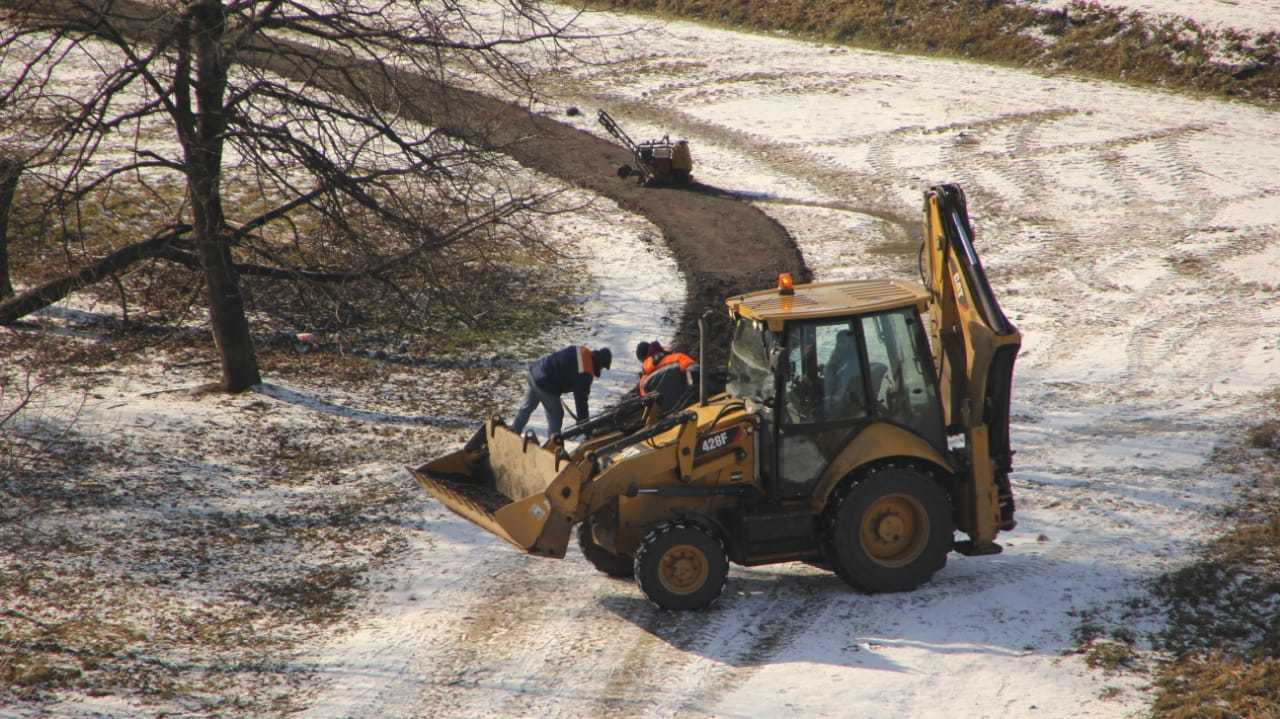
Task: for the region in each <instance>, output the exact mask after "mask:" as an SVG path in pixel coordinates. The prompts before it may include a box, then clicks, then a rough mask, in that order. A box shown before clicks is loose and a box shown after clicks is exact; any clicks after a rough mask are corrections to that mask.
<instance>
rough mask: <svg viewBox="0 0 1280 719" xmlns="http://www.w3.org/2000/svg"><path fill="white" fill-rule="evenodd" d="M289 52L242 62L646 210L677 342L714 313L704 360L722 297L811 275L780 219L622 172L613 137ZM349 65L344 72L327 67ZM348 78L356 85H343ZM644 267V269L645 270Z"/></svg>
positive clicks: (710, 191) (310, 51)
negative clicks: (668, 281) (668, 280)
mask: <svg viewBox="0 0 1280 719" xmlns="http://www.w3.org/2000/svg"><path fill="white" fill-rule="evenodd" d="M289 48H290V49H291V50H292V51H294V52H289V53H285V52H281V51H280V49H279V48H275V49H273V50H271V51H269V52H245V53H243V54H242V57H243V58H244V60H245V61H246V62H249V63H251V64H254V65H256V66H258V67H261V68H264V69H269V70H271V71H273V72H278V73H280V74H282V75H285V76H287V77H291V78H295V79H302V78H311V79H312V81H315V82H317V84H322V85H323V84H326V83H325V81H324V80H319V81H317V80H315V78H318V77H319V78H330V79H332V80H333V84H330V85H328V89H331V90H335V91H338V92H345V93H352V92H358V93H361V94H364V95H366V96H368V97H372V98H377V97H388V96H390V97H395V98H397V100H399V101H403V100H406V99H407V100H408V101H409V103H411V104H410V105H409V106H408V107H407V108H406V109H407V112H406V114H407V116H408V117H410V118H411V119H414V120H417V121H419V122H421V123H423V124H424V125H426V126H431V127H440V128H443V129H445V130H446V131H447V132H449V133H450V134H452V135H454V136H456V137H459V138H461V139H464V140H466V141H468V142H471V143H473V144H476V145H478V146H482V147H489V148H493V149H496V150H499V151H501V152H502V153H504V154H506V155H508V156H510V157H512V158H513V159H515V160H516V161H517V162H519V163H520V164H522V165H524V166H526V167H530V168H533V169H535V170H537V171H539V172H543V173H546V174H548V175H551V176H553V177H556V178H559V179H561V180H563V181H565V182H568V183H570V184H572V185H575V186H577V187H582V188H585V189H587V190H590V191H592V192H595V193H598V194H599V195H601V196H603V197H607V198H609V199H611V200H613V201H615V202H617V203H618V204H619V205H620V206H621V207H622V208H623V209H626V210H629V211H631V212H635V213H637V214H639V215H642V216H644V217H645V218H647V219H648V220H649V221H650V222H652V223H653V224H654V225H656V226H657V227H658V229H659V230H660V231H661V232H662V236H663V239H664V240H665V241H666V243H667V245H668V247H669V248H670V249H671V251H672V254H673V255H674V256H675V259H676V262H677V264H678V266H679V268H680V271H681V272H682V273H683V274H684V276H685V282H686V304H685V308H684V314H683V316H682V318H681V321H680V323H679V325H678V329H677V333H676V341H675V345H676V346H678V347H680V348H684V349H696V347H697V338H698V317H699V316H701V315H702V314H703V313H704V312H706V311H708V310H710V311H711V317H710V318H709V321H708V337H707V343H706V344H707V349H708V352H707V354H708V357H707V358H705V361H706V362H708V363H709V364H710V365H711V366H719V365H722V364H723V363H724V362H725V361H727V355H726V354H725V353H726V348H727V345H728V342H727V340H728V327H729V325H728V316H727V314H726V313H725V312H724V299H725V298H726V297H728V296H730V295H733V294H736V293H739V292H746V291H750V290H755V289H760V288H762V287H770V286H772V285H773V284H774V283H775V282H776V280H777V276H778V273H779V272H791V273H792V275H793V276H794V277H795V278H796V279H797V281H808V280H809V279H810V278H811V273H810V271H809V269H808V267H807V266H806V265H805V261H804V258H803V257H802V256H801V253H800V251H799V249H798V248H797V247H796V243H795V240H794V239H793V238H792V237H791V235H790V234H789V233H788V232H787V230H786V228H784V227H783V226H782V225H781V224H780V223H778V222H777V221H776V220H774V219H773V218H771V217H769V216H768V215H767V214H765V213H764V212H762V211H760V210H759V209H758V208H757V207H755V206H754V205H752V204H750V203H749V202H746V201H743V199H741V198H739V197H738V196H736V195H734V194H733V193H730V192H727V191H725V190H722V189H720V188H716V187H712V186H709V185H705V184H701V183H698V182H694V183H693V184H692V185H691V186H689V187H687V188H646V187H642V186H639V185H637V184H636V183H635V182H634V181H628V180H622V179H619V178H618V177H617V175H616V173H615V171H616V170H617V168H618V166H619V165H622V164H625V163H627V162H630V161H631V155H630V153H629V152H627V151H626V150H625V149H623V148H622V147H621V146H619V145H618V144H616V143H613V142H609V141H606V140H603V139H601V138H599V137H596V136H595V135H592V134H591V133H589V132H585V131H583V130H580V129H578V128H575V127H573V126H571V125H568V124H565V123H562V122H559V121H557V120H555V119H552V118H550V117H546V116H543V115H538V114H535V113H532V112H529V111H528V110H526V109H525V108H523V107H520V106H517V105H514V104H511V103H507V102H502V101H500V100H496V99H493V98H491V97H488V96H485V95H482V94H479V93H474V92H470V91H466V90H461V89H458V88H454V87H444V86H440V85H437V84H434V83H433V82H432V81H430V80H429V79H427V78H424V77H422V76H420V75H415V74H413V73H410V72H405V71H399V70H393V69H389V68H386V67H382V66H375V65H373V64H371V63H360V64H356V65H355V66H354V69H353V63H352V61H351V59H350V58H346V57H342V56H338V55H334V54H331V53H324V52H322V51H320V50H316V49H314V48H304V47H303V46H298V45H289ZM336 67H344V68H347V72H348V73H350V74H347V73H343V74H339V73H336V72H333V71H332V70H333V68H336ZM346 79H354V80H356V81H357V82H355V83H349V82H346V81H345V80H346ZM640 271H643V270H642V268H641V269H640Z"/></svg>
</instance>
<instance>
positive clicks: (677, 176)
mask: <svg viewBox="0 0 1280 719" xmlns="http://www.w3.org/2000/svg"><path fill="white" fill-rule="evenodd" d="M671 178H672V184H676V185H687V184H689V180H691V179H693V175H692V174H691V173H690V172H689V171H688V170H672V171H671Z"/></svg>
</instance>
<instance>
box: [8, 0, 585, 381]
mask: <svg viewBox="0 0 1280 719" xmlns="http://www.w3.org/2000/svg"><path fill="white" fill-rule="evenodd" d="M466 7H468V6H465V5H464V4H459V3H455V2H453V1H452V0H305V1H293V0H183V1H178V0H165V1H163V2H161V1H160V0H156V1H155V2H150V3H147V2H136V1H131V2H124V1H122V0H0V12H3V15H2V16H0V20H3V22H4V23H5V26H6V28H7V31H6V32H5V35H4V37H3V39H2V40H0V81H2V82H3V85H2V86H0V107H5V108H7V113H6V116H7V117H10V118H12V117H15V116H17V117H22V118H32V117H38V118H42V122H44V123H46V125H47V126H48V132H47V133H44V134H42V135H41V136H42V138H44V139H43V140H42V144H41V146H40V147H39V148H38V154H39V155H40V157H41V158H42V160H41V167H42V168H43V170H44V171H43V174H42V177H43V181H44V182H45V184H46V185H47V187H48V188H49V197H50V200H49V201H50V203H51V204H53V205H56V206H58V207H60V208H63V213H64V216H65V214H66V212H67V211H66V208H68V207H73V208H76V209H75V210H74V212H73V215H74V216H75V217H79V214H78V213H79V212H80V209H79V208H80V205H79V204H77V203H83V202H85V201H86V200H87V199H88V198H91V197H95V196H101V195H102V193H107V192H110V191H111V190H113V189H114V188H118V187H120V186H122V185H124V184H128V185H130V186H131V187H134V188H143V189H144V190H145V191H146V192H148V193H150V195H149V197H150V198H151V199H150V200H148V202H149V203H151V204H155V205H158V206H162V207H163V208H164V211H163V212H160V213H155V212H153V213H152V214H151V215H150V216H149V217H148V221H147V224H146V225H145V226H138V227H136V232H135V235H134V239H133V242H132V243H131V244H128V245H127V246H114V247H111V248H108V249H110V250H111V251H110V252H102V251H99V252H98V253H96V254H93V256H92V257H91V258H90V259H88V260H86V261H85V262H84V265H83V266H82V267H80V268H75V269H74V271H72V272H69V273H68V274H67V275H65V276H62V277H57V278H54V279H52V280H50V281H48V282H46V283H43V284H41V285H40V286H37V287H35V288H32V289H28V290H27V291H26V292H23V293H21V294H19V295H17V296H16V297H13V298H11V299H9V300H7V301H4V302H0V324H2V323H10V322H13V321H14V320H16V319H17V318H19V317H21V316H23V315H25V314H27V313H29V312H31V311H33V310H34V309H38V308H39V307H43V306H46V305H47V304H49V303H51V302H54V301H57V300H58V299H60V298H61V297H64V296H65V295H66V294H67V293H69V292H73V291H75V290H77V289H80V288H82V287H85V286H86V285H88V284H91V283H93V282H97V281H99V280H100V279H102V278H105V277H116V276H117V275H119V274H120V273H122V272H125V271H127V270H128V269H129V268H130V267H132V266H133V265H135V264H136V263H138V262H140V261H143V260H155V261H166V263H167V264H169V265H172V266H174V267H179V268H192V269H198V271H199V272H200V273H201V276H202V278H203V283H204V288H205V298H206V304H207V306H208V316H209V324H210V327H211V330H212V334H213V338H214V340H215V343H216V345H217V347H218V350H219V356H220V361H221V366H222V385H223V387H224V388H225V389H226V390H227V391H232V392H235V391H240V390H243V389H245V388H247V387H249V386H251V385H253V384H256V383H258V382H259V381H260V374H259V369H258V362H257V357H256V353H255V347H254V342H253V338H252V335H251V333H250V326H249V322H248V320H247V318H246V311H245V308H246V298H245V289H244V286H243V278H244V277H246V276H254V277H262V278H287V279H292V280H295V281H307V282H313V283H329V284H331V285H342V284H345V283H351V282H355V281H357V280H359V281H365V282H372V283H375V284H379V285H381V286H383V287H385V288H387V290H388V292H390V293H391V295H392V296H394V297H397V298H398V300H399V301H401V302H404V303H407V304H412V303H413V302H417V301H422V299H421V297H422V295H421V293H420V292H419V291H418V288H415V287H413V286H412V283H405V282H404V281H403V280H404V279H405V276H406V273H412V274H414V276H415V277H417V278H419V279H421V278H423V277H429V276H430V274H431V272H430V270H431V268H430V261H429V258H430V257H431V255H432V254H433V253H435V252H438V251H440V250H441V249H442V248H446V247H449V246H450V245H452V244H453V243H456V242H459V241H460V240H463V239H465V238H470V237H474V236H476V235H477V234H485V233H489V232H493V231H495V228H502V227H515V226H518V225H519V220H518V218H519V216H520V213H521V212H523V211H525V210H528V209H529V208H531V207H533V206H534V205H535V204H536V201H537V199H538V198H537V196H536V195H534V194H531V193H529V192H527V191H523V192H522V191H518V190H515V189H513V188H509V187H504V186H503V184H502V183H501V182H500V181H496V180H495V178H500V177H501V172H500V169H501V167H502V166H503V163H504V159H503V158H502V156H501V155H500V153H499V152H497V151H498V150H501V147H499V146H498V145H499V144H500V143H499V142H495V141H493V140H492V139H491V137H492V136H491V135H488V134H487V133H486V132H485V130H486V129H487V128H486V127H485V125H484V123H479V122H475V121H474V118H476V117H478V116H481V115H480V114H478V113H477V111H476V110H477V109H476V108H474V107H473V108H471V110H470V112H468V111H465V108H462V110H463V111H461V112H459V109H460V108H459V106H460V105H462V104H465V103H466V102H469V101H470V100H468V99H467V98H471V97H473V95H471V94H469V93H465V92H461V93H455V92H453V91H452V89H451V88H452V84H455V83H456V82H457V81H465V82H466V83H470V84H476V83H489V84H492V85H493V86H494V87H497V88H502V89H503V90H505V91H506V92H516V93H521V94H522V95H523V96H528V95H529V93H530V90H529V77H528V74H527V71H526V67H525V65H524V64H523V62H524V60H523V58H527V57H528V56H529V53H530V51H531V50H535V49H539V50H540V51H549V52H552V53H555V52H560V51H561V50H562V46H561V44H560V43H561V41H562V40H563V39H565V38H567V27H568V25H567V23H561V22H556V21H554V20H553V19H552V18H551V17H550V15H549V14H547V13H546V12H544V10H543V9H542V8H541V7H540V4H539V2H538V0H504V1H503V2H496V3H492V4H490V5H489V6H488V7H490V8H491V10H492V11H494V12H498V13H500V14H501V17H500V18H482V17H479V16H477V15H475V14H474V12H475V11H474V10H467V9H466ZM486 28H492V29H486ZM450 80H453V81H455V83H451V82H450ZM480 112H481V113H483V108H481V110H480ZM491 116H492V113H489V114H488V117H487V119H492V117H491ZM459 118H472V121H468V120H465V119H463V120H459ZM464 125H465V129H463V126H464ZM19 131H21V128H19ZM460 137H461V138H463V139H459V138H460ZM511 139H514V138H511V137H510V136H508V140H511ZM463 140H465V141H463ZM33 152H36V151H33ZM175 178H176V180H175ZM173 186H177V187H180V188H181V193H180V196H179V198H178V199H176V200H175V199H174V198H173V197H172V196H171V195H172V193H170V194H169V195H166V191H165V188H166V187H173ZM229 201H230V204H228V202H229ZM67 236H68V237H78V235H76V233H74V232H71V233H68V234H67ZM83 240H84V238H82V237H81V238H80V241H82V242H83ZM90 244H92V243H90Z"/></svg>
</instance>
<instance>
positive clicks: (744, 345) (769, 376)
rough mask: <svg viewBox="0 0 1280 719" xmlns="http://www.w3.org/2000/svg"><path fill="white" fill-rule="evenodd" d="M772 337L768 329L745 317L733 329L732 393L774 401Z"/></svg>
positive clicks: (730, 350)
mask: <svg viewBox="0 0 1280 719" xmlns="http://www.w3.org/2000/svg"><path fill="white" fill-rule="evenodd" d="M772 344H773V341H772V336H771V335H770V334H769V333H768V332H766V331H765V329H764V325H762V324H760V323H758V322H755V321H753V320H749V319H746V318H743V317H739V318H738V324H737V325H736V326H734V328H733V345H732V346H730V348H729V384H728V386H727V389H728V390H729V393H730V394H732V395H734V396H736V397H751V398H754V399H757V400H759V401H761V402H763V401H765V400H771V399H773V391H774V384H773V370H771V369H769V347H770V346H771V345H772Z"/></svg>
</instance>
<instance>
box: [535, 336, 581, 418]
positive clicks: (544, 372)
mask: <svg viewBox="0 0 1280 719" xmlns="http://www.w3.org/2000/svg"><path fill="white" fill-rule="evenodd" d="M529 376H530V377H532V378H533V383H534V384H536V385H538V387H540V388H541V389H542V390H543V391H545V392H550V393H551V394H556V395H561V394H565V393H566V392H573V400H574V404H576V405H577V408H578V411H577V416H578V421H579V422H581V421H583V420H585V419H586V418H587V416H588V410H587V395H589V394H590V393H591V381H592V380H594V379H595V377H596V375H595V366H594V365H593V363H592V361H591V350H590V349H587V348H586V347H582V346H569V347H565V348H564V349H562V350H556V351H555V352H552V353H551V354H549V355H546V356H545V357H542V358H540V359H538V360H537V361H535V362H534V363H533V365H532V366H530V367H529Z"/></svg>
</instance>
